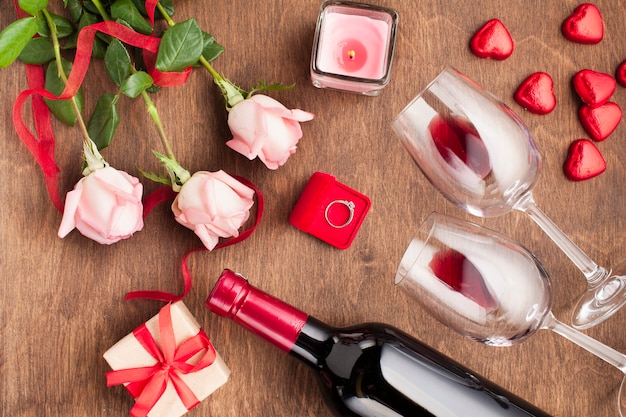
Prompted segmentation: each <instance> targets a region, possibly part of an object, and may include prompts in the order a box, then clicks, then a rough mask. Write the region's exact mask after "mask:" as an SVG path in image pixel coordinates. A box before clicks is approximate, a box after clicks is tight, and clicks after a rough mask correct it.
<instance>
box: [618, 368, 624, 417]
mask: <svg viewBox="0 0 626 417" xmlns="http://www.w3.org/2000/svg"><path fill="white" fill-rule="evenodd" d="M617 409H618V410H619V415H620V417H626V376H625V377H624V379H622V384H621V385H620V387H619V395H618V396H617Z"/></svg>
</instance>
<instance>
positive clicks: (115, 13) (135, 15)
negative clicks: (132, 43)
mask: <svg viewBox="0 0 626 417" xmlns="http://www.w3.org/2000/svg"><path fill="white" fill-rule="evenodd" d="M111 17H112V18H113V19H121V20H123V21H125V22H126V23H128V24H129V25H130V26H131V27H132V28H133V29H135V30H136V31H137V32H139V33H143V34H144V35H149V34H151V33H152V26H150V23H148V22H147V21H146V19H144V17H143V16H142V15H141V13H140V12H139V10H137V7H136V6H135V4H134V3H133V1H132V0H116V1H115V2H114V3H113V4H112V5H111Z"/></svg>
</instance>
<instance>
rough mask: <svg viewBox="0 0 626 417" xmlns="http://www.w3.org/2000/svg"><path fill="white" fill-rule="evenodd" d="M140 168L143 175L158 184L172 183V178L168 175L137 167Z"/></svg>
mask: <svg viewBox="0 0 626 417" xmlns="http://www.w3.org/2000/svg"><path fill="white" fill-rule="evenodd" d="M137 169H138V170H139V172H140V173H141V175H143V176H144V177H146V178H147V179H149V180H151V181H154V182H156V183H158V184H165V185H172V180H170V179H169V178H168V177H165V176H163V175H159V174H155V173H154V172H148V171H144V170H142V169H140V168H137Z"/></svg>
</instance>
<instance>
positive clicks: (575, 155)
mask: <svg viewBox="0 0 626 417" xmlns="http://www.w3.org/2000/svg"><path fill="white" fill-rule="evenodd" d="M605 170H606V161H605V160H604V157H603V156H602V154H601V153H600V150H599V149H598V148H597V147H596V145H595V144H594V143H593V142H592V141H590V140H589V139H578V140H575V141H574V142H572V144H571V145H570V147H569V150H568V152H567V159H566V160H565V164H564V165H563V172H565V175H566V176H567V178H569V179H570V180H571V181H584V180H588V179H589V178H593V177H595V176H598V175H600V174H602V173H603V172H604V171H605Z"/></svg>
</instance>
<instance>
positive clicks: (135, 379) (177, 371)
mask: <svg viewBox="0 0 626 417" xmlns="http://www.w3.org/2000/svg"><path fill="white" fill-rule="evenodd" d="M158 318H159V336H160V340H161V348H159V346H158V345H157V344H156V341H155V340H154V337H153V336H152V334H151V333H150V332H149V331H148V328H147V327H146V325H145V323H144V324H143V325H141V326H139V327H138V328H136V329H135V330H134V331H133V336H135V338H136V339H137V341H138V342H139V343H140V344H141V346H142V347H143V348H144V349H145V350H146V352H148V353H149V354H150V355H151V356H152V357H153V358H154V359H155V360H156V361H157V363H156V364H154V365H152V366H145V367H139V368H128V369H119V370H116V371H110V372H107V374H106V378H107V386H108V387H111V386H114V385H120V384H128V385H127V386H126V389H127V390H128V391H129V392H130V393H131V394H132V395H133V396H134V397H135V405H134V406H133V408H132V409H131V410H130V414H131V415H132V416H133V417H144V416H146V415H147V414H148V412H150V410H151V409H152V407H154V405H155V404H156V403H157V402H158V400H159V399H160V398H161V396H162V395H163V393H164V392H165V389H166V387H167V384H168V381H169V382H171V383H172V385H173V387H174V389H175V390H176V393H177V394H178V396H179V398H180V400H181V402H182V403H183V405H184V406H185V407H186V408H187V410H191V409H192V408H193V407H195V406H196V405H198V404H199V403H200V401H199V400H198V398H197V397H196V395H195V394H194V393H193V391H192V390H191V388H189V386H188V385H187V384H186V383H185V382H184V381H183V380H182V378H181V377H180V375H181V374H182V375H187V374H190V373H193V372H197V371H200V370H201V369H204V368H206V367H208V366H210V365H211V364H212V363H213V362H214V361H215V358H216V353H215V348H214V347H213V345H212V344H211V342H210V341H209V338H208V337H207V336H206V334H205V333H204V331H203V330H202V329H200V330H199V331H198V333H197V334H196V335H195V336H193V337H191V338H189V339H187V340H185V341H184V342H183V343H181V345H180V346H179V347H178V348H176V338H175V335H174V327H173V325H172V313H171V304H167V305H166V306H165V307H163V308H162V309H161V311H159V315H158ZM202 351H204V354H203V355H202V356H201V357H200V359H199V360H198V362H197V363H196V364H195V365H192V364H190V363H188V362H187V361H188V360H189V359H190V358H192V357H194V356H196V355H197V354H199V353H200V352H202Z"/></svg>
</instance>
